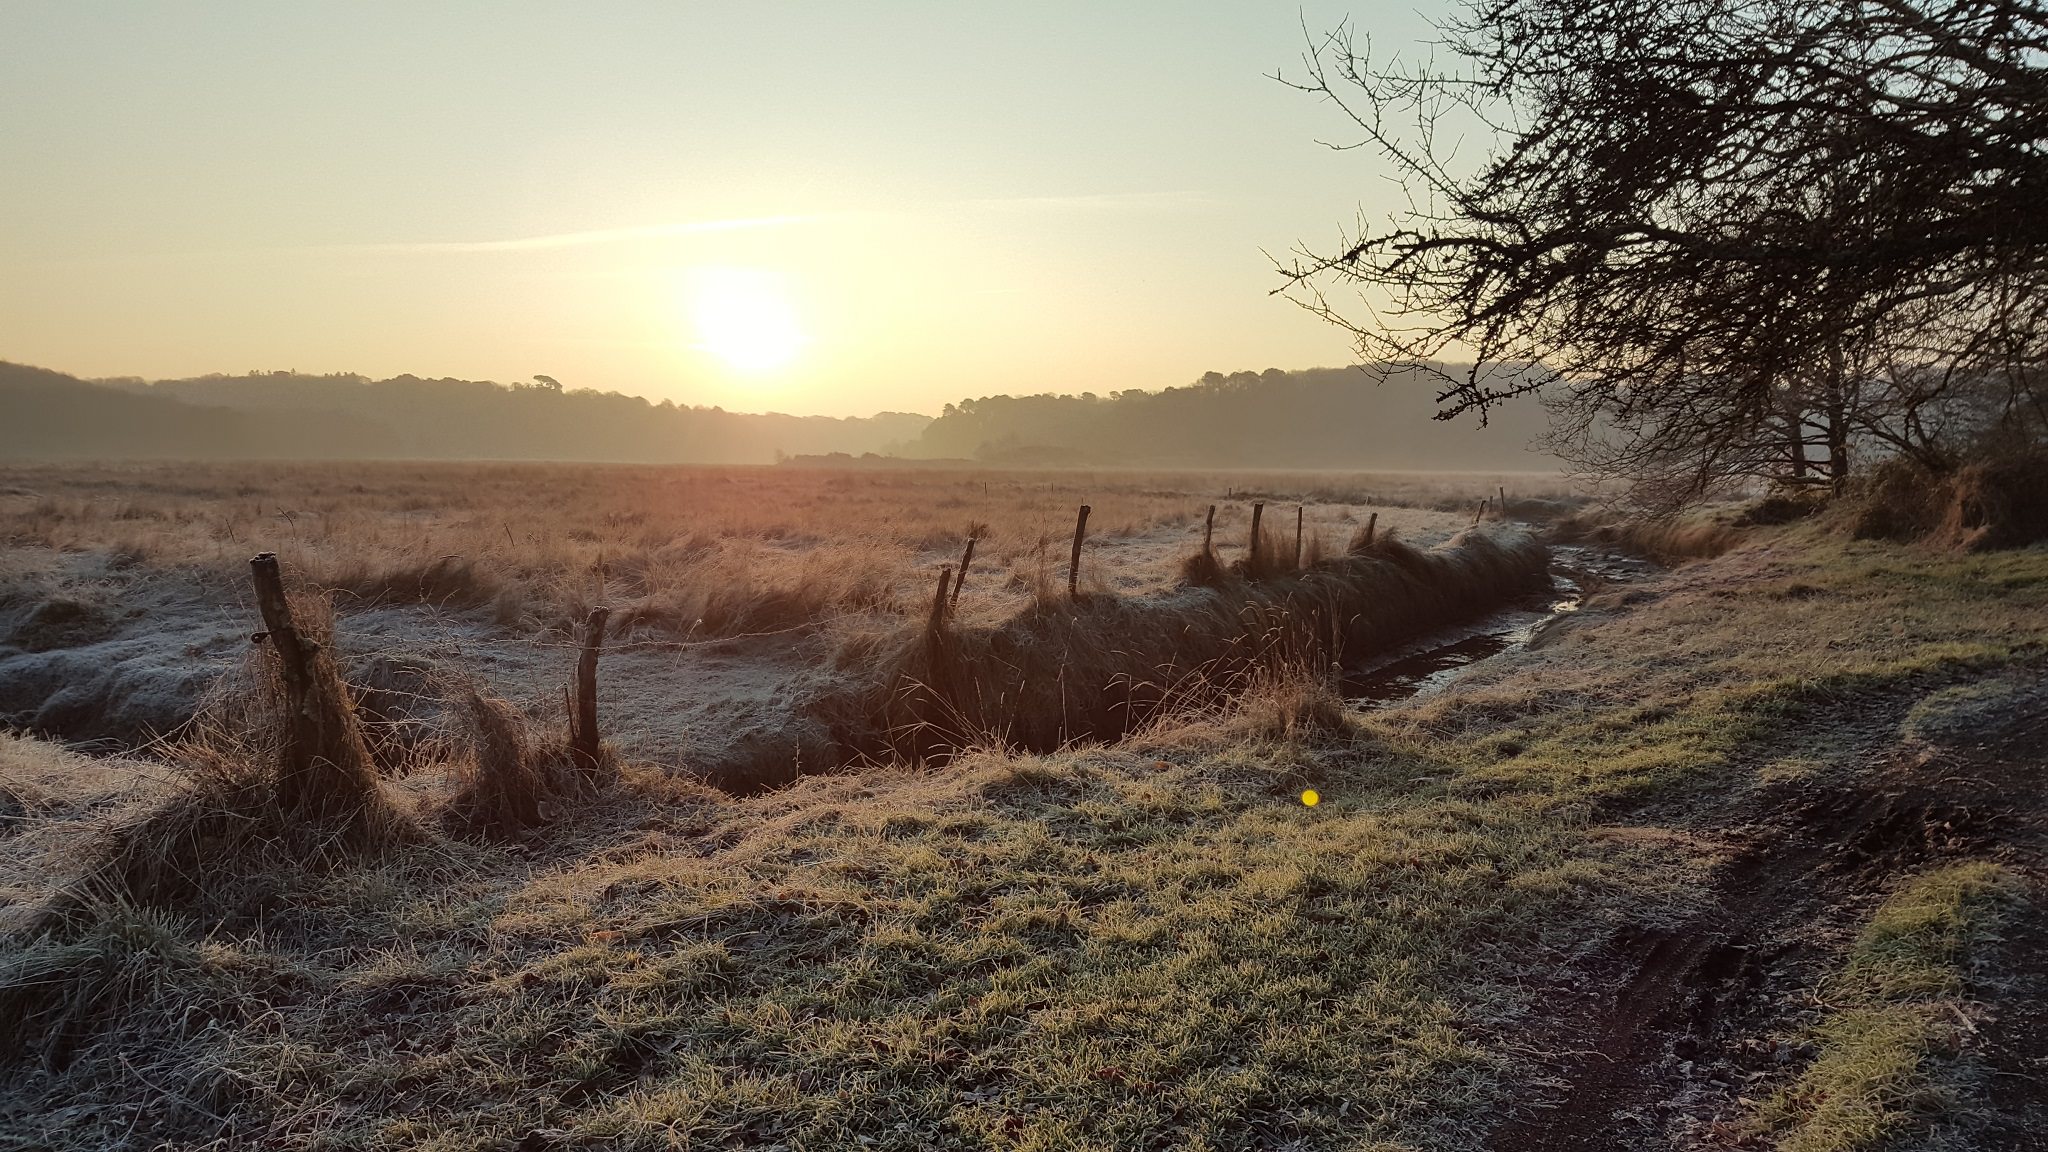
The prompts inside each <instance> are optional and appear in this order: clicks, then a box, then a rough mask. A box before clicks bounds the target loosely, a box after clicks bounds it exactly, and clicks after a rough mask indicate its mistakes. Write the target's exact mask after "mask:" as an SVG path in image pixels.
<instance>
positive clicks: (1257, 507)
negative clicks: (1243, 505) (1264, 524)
mask: <svg viewBox="0 0 2048 1152" xmlns="http://www.w3.org/2000/svg"><path fill="white" fill-rule="evenodd" d="M1265 514H1266V506H1265V504H1264V503H1256V502H1255V503H1254V504H1253V505H1252V546H1251V554H1250V556H1249V557H1248V558H1247V559H1246V560H1245V565H1244V567H1245V571H1246V572H1248V573H1249V572H1254V571H1256V570H1257V569H1258V567H1259V519H1260V517H1262V516H1264V515H1265Z"/></svg>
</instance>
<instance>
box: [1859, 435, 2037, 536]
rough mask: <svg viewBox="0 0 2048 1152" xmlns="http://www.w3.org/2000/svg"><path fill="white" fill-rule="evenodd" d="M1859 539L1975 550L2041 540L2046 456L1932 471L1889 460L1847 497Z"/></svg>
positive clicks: (2022, 454) (2019, 455) (2005, 457)
mask: <svg viewBox="0 0 2048 1152" xmlns="http://www.w3.org/2000/svg"><path fill="white" fill-rule="evenodd" d="M1848 506H1849V512H1848V516H1849V531H1850V534H1851V535H1852V536H1854V537H1855V538H1856V539H1858V540H1901V541H1903V540H1925V541H1927V542H1928V543H1930V544H1933V545H1935V546H1936V547H1940V548H1948V549H1953V550H1955V551H1959V552H1980V551H1986V550H1991V549H1998V548H2019V547H2024V546H2025V545H2028V544H2031V543H2034V542H2035V541H2038V540H2044V539H2048V454H2042V453H2040V452H2020V453H2011V454H2007V455H2002V456H1998V457H1994V458H1992V459H1989V460H1983V461H1979V462H1977V463H1973V464H1966V465H1963V466H1962V467H1960V468H1958V469H1956V470H1955V471H1953V472H1949V473H1938V472H1935V471H1932V470H1930V469H1928V468H1926V467H1923V466H1922V465H1919V464H1916V463H1914V462H1912V461H1910V460H1904V459H1893V460H1887V461H1885V462H1884V463H1883V464H1880V465H1879V466H1878V467H1876V468H1874V469H1872V470H1871V472H1870V474H1869V475H1868V476H1866V477H1865V478H1864V479H1863V481H1862V482H1861V483H1860V484H1858V485H1857V487H1856V489H1855V490H1854V491H1853V492H1852V493H1851V495H1850V499H1849V502H1848Z"/></svg>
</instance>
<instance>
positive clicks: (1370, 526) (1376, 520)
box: [1365, 512, 1380, 544]
mask: <svg viewBox="0 0 2048 1152" xmlns="http://www.w3.org/2000/svg"><path fill="white" fill-rule="evenodd" d="M1379 526H1380V514H1379V513H1377V512H1375V513H1373V514H1372V516H1371V517H1370V518H1369V519H1367V520H1366V522H1365V542H1366V543H1367V544H1370V543H1372V537H1373V533H1374V532H1376V531H1378V530H1379Z"/></svg>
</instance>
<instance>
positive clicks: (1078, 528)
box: [1067, 504, 1088, 600]
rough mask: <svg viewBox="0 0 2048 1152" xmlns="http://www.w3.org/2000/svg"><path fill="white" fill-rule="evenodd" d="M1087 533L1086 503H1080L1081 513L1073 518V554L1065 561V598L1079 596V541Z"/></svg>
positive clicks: (1076, 598) (1070, 598) (1075, 598)
mask: <svg viewBox="0 0 2048 1152" xmlns="http://www.w3.org/2000/svg"><path fill="white" fill-rule="evenodd" d="M1087 535H1088V505H1086V504H1083V505H1081V515H1080V516H1079V517H1077V518H1076V519H1075V520H1074V555H1073V558H1072V559H1071V560H1069V561H1067V599H1069V600H1078V599H1080V598H1081V541H1082V540H1083V539H1084V538H1085V537H1086V536H1087Z"/></svg>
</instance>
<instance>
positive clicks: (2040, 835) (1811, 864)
mask: <svg viewBox="0 0 2048 1152" xmlns="http://www.w3.org/2000/svg"><path fill="white" fill-rule="evenodd" d="M1984 735H1994V734H1989V733H1987V734H1984ZM1995 735H1996V736H1997V737H1998V738H1997V739H1995V740H1994V741H1992V742H1991V743H1988V744H1987V743H1979V744H1977V745H1976V746H1974V747H1972V748H1970V749H1968V750H1956V749H1939V750H1937V749H1930V748H1926V747H1924V746H1922V747H1918V748H1904V747H1895V748H1894V749H1893V750H1892V751H1891V752H1890V753H1889V754H1888V755H1887V756H1885V757H1884V758H1883V759H1882V760H1881V762H1880V766H1879V767H1877V768H1874V769H1873V770H1871V772H1870V773H1869V776H1868V778H1867V779H1866V780H1863V781H1858V782H1855V783H1853V784H1841V783H1832V784H1803V785H1793V786H1787V787H1781V788H1776V789H1767V790H1764V791H1763V792H1761V793H1760V794H1759V795H1757V796H1756V797H1754V798H1753V799H1752V800H1751V801H1750V802H1748V803H1745V804H1744V805H1742V807H1741V810H1740V811H1738V812H1736V813H1734V814H1733V815H1734V817H1735V820H1734V821H1732V822H1731V823H1735V824H1737V825H1746V826H1743V827H1742V828H1741V831H1740V832H1737V833H1734V834H1731V835H1730V837H1729V839H1730V841H1731V843H1732V846H1733V848H1734V851H1733V853H1732V854H1731V855H1730V857H1729V858H1728V859H1727V861H1726V862H1725V863H1724V864H1723V865H1722V866H1721V867H1720V868H1719V869H1718V871H1717V874H1716V876H1715V878H1714V887H1713V892H1712V896H1711V899H1710V900H1709V901H1708V902H1707V905H1706V908H1705V910H1704V911H1702V912H1701V913H1699V914H1698V915H1696V916H1694V917H1693V918H1692V919H1690V920H1689V921H1687V922H1686V923H1684V924H1682V925H1680V926H1679V927H1677V928H1675V929H1663V930H1640V931H1636V932H1633V933H1625V934H1623V936H1622V937H1621V938H1619V939H1617V940H1615V941H1614V942H1613V943H1612V944H1611V945H1610V946H1609V947H1608V948H1607V949H1606V950H1605V952H1604V954H1603V955H1602V957H1601V958H1600V960H1599V961H1598V962H1597V963H1596V964H1595V965H1594V966H1593V970H1591V971H1589V972H1585V973H1582V976H1584V977H1585V978H1587V979H1588V981H1589V982H1591V983H1595V984H1597V985H1599V986H1602V987H1605V988H1609V989H1612V991H1611V992H1609V993H1607V994H1606V995H1603V996H1599V997H1595V998H1591V999H1582V1000H1580V1001H1579V1002H1577V1003H1576V1004H1575V1005H1572V1006H1571V1007H1566V1008H1562V1009H1561V1010H1560V1011H1559V1012H1556V1013H1553V1014H1552V1023H1551V1024H1550V1026H1548V1027H1547V1028H1545V1030H1544V1031H1545V1035H1544V1037H1543V1042H1544V1043H1545V1045H1546V1047H1548V1048H1549V1049H1550V1050H1552V1051H1559V1052H1567V1053H1570V1055H1568V1056H1566V1057H1565V1058H1563V1060H1562V1062H1561V1063H1560V1064H1559V1065H1558V1066H1556V1067H1554V1068H1553V1069H1551V1070H1550V1072H1549V1075H1548V1077H1547V1080H1548V1082H1550V1083H1552V1084H1555V1085H1558V1086H1559V1087H1558V1088H1557V1089H1556V1090H1555V1091H1553V1092H1551V1093H1550V1094H1549V1095H1548V1096H1546V1097H1540V1098H1534V1099H1528V1100H1524V1101H1522V1102H1520V1107H1519V1108H1518V1109H1517V1111H1516V1114H1515V1115H1513V1116H1512V1117H1511V1118H1510V1119H1509V1120H1507V1121H1506V1122H1505V1123H1503V1124H1502V1125H1500V1126H1499V1127H1498V1128H1496V1129H1495V1130H1494V1132H1493V1133H1492V1135H1491V1138H1490V1140H1489V1143H1488V1146H1489V1147H1490V1148H1492V1149H1494V1150H1495V1152H1565V1150H1576V1149H1622V1148H1628V1149H1638V1148H1665V1147H1671V1148H1713V1147H1742V1146H1744V1145H1743V1144H1741V1143H1739V1142H1738V1139H1737V1137H1736V1135H1735V1133H1734V1132H1733V1130H1732V1128H1731V1126H1730V1125H1729V1123H1728V1121H1730V1120H1732V1119H1733V1118H1734V1116H1736V1115H1737V1114H1738V1113H1739V1112H1740V1111H1741V1107H1742V1106H1741V1100H1742V1098H1743V1097H1744V1096H1745V1095H1751V1096H1752V1098H1753V1097H1754V1096H1756V1095H1762V1094H1767V1093H1768V1091H1769V1090H1770V1087H1771V1086H1772V1084H1773V1082H1775V1081H1777V1080H1779V1079H1780V1078H1782V1077H1783V1076H1784V1075H1785V1074H1786V1073H1788V1072H1790V1071H1791V1070H1793V1069H1795V1068H1796V1067H1797V1066H1798V1065H1799V1064H1800V1063H1802V1062H1803V1060H1804V1058H1805V1057H1806V1056H1807V1055H1809V1054H1808V1053H1804V1052H1799V1051H1795V1050H1792V1049H1788V1048H1781V1047H1780V1046H1779V1044H1778V1043H1777V1042H1776V1041H1774V1040H1770V1039H1768V1037H1769V1036H1771V1035H1772V1034H1773V1033H1782V1032H1784V1031H1786V1028H1785V1027H1784V1025H1785V1024H1786V1023H1788V1019H1787V1014H1788V1007H1789V1006H1791V1005H1793V1004H1795V1003H1800V1002H1802V1001H1803V1000H1804V990H1807V989H1811V988H1812V987H1814V986H1815V984H1816V983H1817V982H1818V980H1819V978H1820V976H1821V975H1822V974H1823V973H1824V972H1826V971H1827V970H1829V968H1830V967H1831V966H1832V964H1833V963H1835V961H1836V959H1837V956H1838V952H1839V949H1840V946H1841V945H1842V944H1843V943H1846V940H1847V939H1848V938H1849V937H1850V936H1851V935H1853V933H1854V932H1855V931H1856V929H1857V927H1858V926H1859V925H1860V923H1861V922H1862V920H1863V919H1864V917H1866V916H1867V915H1868V913H1869V911H1870V910H1871V908H1872V907H1873V906H1874V904H1875V903H1876V902H1877V901H1878V900H1879V899H1880V898H1881V896H1882V894H1883V892H1884V890H1885V889H1886V887H1887V886H1888V884H1889V882H1890V881H1891V880H1892V879H1893V878H1895V877H1896V876H1897V875H1899V874H1900V873H1902V872H1904V871H1907V870H1910V869H1912V868H1915V867H1918V866H1920V865H1922V864H1925V863H1928V862H1930V861H1934V860H1947V859H1962V858H1968V857H1982V856H1997V857H1999V858H2001V859H2003V860H2006V861H2008V862H2009V863H2013V864H2018V865H2020V866H2022V867H2026V866H2028V865H2030V864H2033V863H2036V862H2038V861H2040V860H2041V859H2043V857H2044V855H2048V854H2044V853H2043V851H2042V847H2043V844H2044V841H2048V835H2044V827H2043V819H2042V813H2043V810H2044V801H2043V798H2042V796H2041V792H2040V783H2041V780H2042V776H2043V774H2044V769H2043V767H2042V766H2043V763H2044V753H2048V748H2044V741H2048V732H2043V731H2042V729H2041V727H2039V726H2035V725H2015V726H2012V727H2011V728H2010V729H2009V730H2008V731H2006V732H2004V733H1999V734H1995ZM2029 931H2033V932H2035V933H2036V934H2037V935H2038V934H2039V931H2040V930H2039V928H2038V927H2034V928H2030V929H2029ZM2001 952H2002V953H2004V955H2003V956H2002V957H1994V958H1993V964H1994V965H2000V966H2003V967H2004V968H2005V970H2006V971H2008V972H2012V973H2014V974H2015V975H2014V976H2013V977H2012V979H2013V980H2014V981H2015V984H2014V987H2013V989H2012V992H2013V993H2014V994H2015V995H2016V996H2017V997H2018V999H2017V1001H2016V1003H2015V1004H2014V1005H2013V1006H2012V1008H2011V1014H2010V1015H2009V1016H2008V1017H2005V1018H1996V1017H1995V1018H1994V1019H1993V1029H1992V1032H1993V1033H1994V1034H1992V1035H1989V1036H1987V1038H1986V1048H1987V1053H1988V1055H1987V1057H1986V1059H1987V1061H1989V1062H1990V1063H1992V1064H1993V1065H1994V1066H1995V1067H1994V1072H1993V1075H1992V1076H1991V1077H1990V1082H1989V1084H1988V1085H1987V1087H1986V1095H1987V1097H1988V1099H1987V1103H1990V1104H1992V1105H1993V1109H1992V1111H1995V1112H1996V1113H1997V1114H1999V1115H2003V1116H2026V1117H2032V1118H2033V1119H2035V1120H2038V1119H2040V1118H2041V1117H2042V1116H2043V1115H2048V1104H2044V1103H2043V1102H2042V1090H2041V1089H2040V1087H2039V1083H2040V1081H2041V1080H2042V1079H2043V1077H2044V1075H2048V1058H2044V1057H2043V1054H2042V1051H2040V1050H2041V1049H2042V1048H2043V1046H2044V1044H2048V1037H2044V1036H2042V1035H2041V1034H2040V1031H2039V1026H2040V1025H2041V1024H2042V1023H2044V1022H2048V1011H2044V1010H2043V1008H2042V1001H2041V996H2042V995H2043V994H2044V993H2048V971H2039V972H2035V973H2034V974H2033V975H2032V976H2028V975H2027V973H2026V971H2025V970H2027V969H2042V968H2043V967H2044V965H2048V958H2044V955H2043V953H2042V951H2041V950H2040V949H2033V950H2028V949H2025V948H2020V947H2015V946H2013V944H2012V942H2011V941H2008V942H2007V944H2006V945H2004V946H2003V947H2002V948H2001ZM2015 966H2016V967H2015ZM2028 980H2031V981H2032V983H2031V984H2028V983H2027V981H2028ZM1559 992H1560V996H1559V1003H1560V1004H1565V1003H1567V1002H1568V1001H1567V998H1566V995H1565V994H1564V990H1563V989H1560V990H1559ZM2001 1060H2003V1061H2004V1065H2003V1066H1997V1065H1998V1064H1999V1061H2001ZM2001 1094H2002V1095H2001ZM2012 1131H2013V1138H2014V1139H2017V1140H2020V1141H2022V1142H2020V1143H1998V1144H1991V1143H1987V1144H1985V1145H1984V1146H1985V1147H1994V1146H1995V1147H2011V1148H2020V1147H2029V1148H2031V1147H2036V1146H2037V1144H2036V1143H2032V1142H2028V1141H2037V1140H2038V1131H2039V1129H2038V1128H2032V1127H2030V1126H2028V1125H2027V1124H2025V1123H2016V1125H2015V1126H2012ZM1986 1135H1987V1136H1989V1135H1990V1131H1989V1130H1987V1133H1986Z"/></svg>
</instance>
